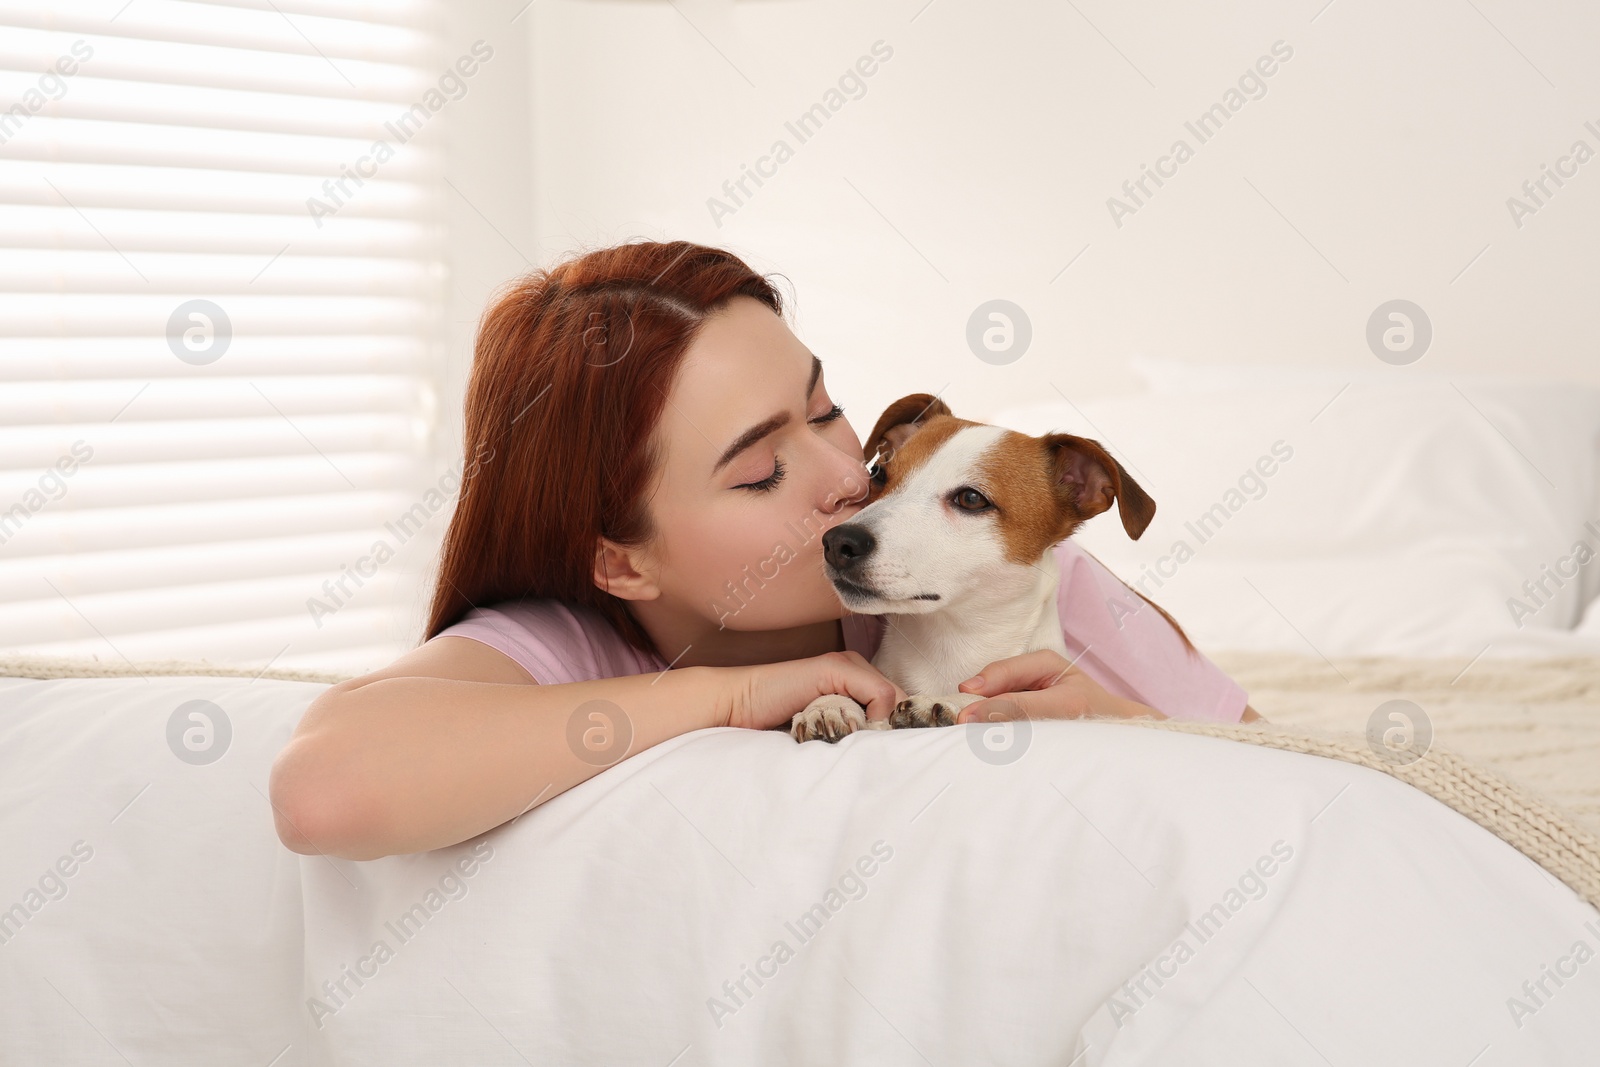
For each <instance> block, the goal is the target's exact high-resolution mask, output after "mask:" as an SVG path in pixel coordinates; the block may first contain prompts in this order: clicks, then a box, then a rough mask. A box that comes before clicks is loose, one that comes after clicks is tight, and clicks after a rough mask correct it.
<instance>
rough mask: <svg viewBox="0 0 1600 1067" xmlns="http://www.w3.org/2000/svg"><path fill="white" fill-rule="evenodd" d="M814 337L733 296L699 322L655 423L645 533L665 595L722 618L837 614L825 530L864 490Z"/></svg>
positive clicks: (742, 621) (769, 619)
mask: <svg viewBox="0 0 1600 1067" xmlns="http://www.w3.org/2000/svg"><path fill="white" fill-rule="evenodd" d="M825 377H826V376H825V374H823V373H820V364H819V363H818V361H817V360H816V357H814V356H813V355H812V354H811V352H810V350H808V349H807V348H806V347H805V345H803V344H801V343H800V340H799V338H797V337H795V335H794V334H793V333H791V332H790V330H789V327H788V326H787V325H786V324H785V323H784V321H783V319H782V318H780V317H779V316H778V315H776V314H774V313H773V311H772V309H771V308H769V307H767V306H766V305H765V304H763V303H761V302H760V301H758V300H755V299H753V298H751V297H744V296H740V297H735V298H734V299H733V300H731V301H730V302H729V303H728V304H727V306H726V307H724V308H723V309H721V310H720V311H719V312H717V313H716V314H715V315H713V316H712V317H711V318H709V319H707V320H706V322H705V323H704V324H703V325H702V327H701V329H700V332H699V333H698V334H697V335H696V337H695V340H694V342H693V344H692V345H691V346H690V348H689V351H688V353H687V354H686V355H685V358H684V362H683V365H682V367H681V369H680V371H679V373H678V377H677V381H676V382H675V383H674V385H673V389H672V392H671V394H670V395H669V397H668V403H667V406H666V408H665V410H664V411H663V413H662V416H661V423H660V425H659V427H658V429H657V434H658V437H657V440H658V441H659V442H660V443H661V445H662V448H663V457H664V458H663V461H662V465H661V470H660V480H659V483H658V485H657V487H656V489H655V491H654V493H653V495H652V496H651V498H650V500H649V502H648V506H649V510H650V514H651V518H652V520H653V522H654V525H655V530H656V539H655V541H654V542H653V543H652V544H651V545H650V547H649V556H650V559H651V560H652V561H653V563H654V571H655V579H656V583H657V585H658V586H659V587H660V589H661V597H662V599H663V600H664V601H665V602H666V603H668V604H672V605H674V606H677V607H678V608H679V609H680V610H684V611H687V612H689V613H691V614H693V615H698V616H701V617H703V618H704V619H705V620H706V621H708V622H709V623H710V624H711V626H712V627H714V628H715V627H719V626H720V627H725V628H727V629H730V630H752V631H754V630H784V629H789V628H791V627H796V626H803V625H806V624H808V623H816V622H822V621H825V620H829V619H837V618H840V617H841V616H842V615H843V614H844V607H843V605H842V604H841V603H840V602H839V597H838V594H836V593H835V592H834V589H833V586H832V585H831V584H829V582H828V579H827V577H826V576H825V575H824V573H823V569H822V534H823V533H824V532H826V531H827V530H829V529H831V528H832V527H834V526H837V525H839V524H840V523H842V522H845V521H846V520H848V519H849V518H850V517H851V516H853V515H854V514H855V513H856V512H858V511H860V510H861V508H862V507H863V506H864V504H865V497H866V494H867V490H868V482H867V475H866V468H865V466H864V465H863V462H862V455H861V441H860V439H859V438H858V437H856V432H855V430H854V429H852V428H851V426H850V423H849V422H848V421H846V420H845V418H844V417H843V414H842V412H843V409H842V408H836V407H835V406H834V404H833V400H832V398H831V397H829V395H828V387H827V382H826V381H825Z"/></svg>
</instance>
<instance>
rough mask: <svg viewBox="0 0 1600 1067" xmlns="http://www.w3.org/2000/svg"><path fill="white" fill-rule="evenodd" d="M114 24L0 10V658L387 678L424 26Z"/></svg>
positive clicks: (399, 536) (320, 5) (400, 639)
mask: <svg viewBox="0 0 1600 1067" xmlns="http://www.w3.org/2000/svg"><path fill="white" fill-rule="evenodd" d="M120 3H121V0H116V2H108V3H58V2H52V3H50V4H40V3H38V0H0V648H3V649H6V650H9V651H16V652H23V653H34V654H42V655H92V656H96V657H98V658H100V659H102V660H121V659H130V660H135V661H137V660H143V659H157V658H169V657H170V658H186V659H187V658H199V657H204V658H208V659H213V660H219V661H221V660H228V661H237V662H250V663H256V664H262V665H264V664H267V663H269V662H271V663H274V664H275V665H278V666H285V665H303V666H311V665H321V664H337V665H340V666H350V665H352V664H358V665H359V664H369V663H370V664H372V665H376V664H379V663H382V662H385V661H387V660H388V659H392V658H393V656H394V655H396V654H398V653H399V652H400V651H403V650H404V648H406V647H408V646H409V644H410V643H411V642H412V641H414V640H415V639H416V636H417V635H416V634H415V633H412V632H410V631H411V629H412V628H413V627H414V626H415V620H416V617H417V614H418V612H419V611H420V606H421V605H422V604H425V603H426V591H425V590H424V589H422V588H421V583H419V580H418V573H419V571H420V570H421V569H422V568H424V567H426V566H427V565H429V564H431V561H432V557H433V554H434V552H435V551H436V548H437V543H438V539H439V536H440V534H441V532H442V529H443V526H444V525H445V523H446V522H447V521H448V512H449V508H448V507H447V506H444V504H443V503H442V502H441V501H440V499H439V498H440V496H441V494H448V493H450V492H451V491H452V490H453V485H452V484H449V482H448V479H447V480H446V483H445V484H442V485H440V484H430V483H435V482H437V481H438V479H437V478H436V477H435V475H434V473H433V472H434V471H435V469H436V461H435V460H434V457H433V454H432V440H433V437H434V432H435V425H436V420H435V417H434V414H435V400H434V391H433V390H434V387H433V383H434V381H436V380H437V379H436V372H437V367H438V364H439V362H440V360H441V359H442V348H443V346H442V342H441V338H442V336H443V323H442V315H441V308H442V306H443V297H444V268H443V258H442V256H443V253H442V237H441V232H440V226H439V224H438V218H439V194H438V189H439V187H440V183H441V178H440V165H439V156H440V152H439V149H438V147H437V141H438V138H437V123H439V122H440V121H442V120H440V119H438V118H437V117H435V109H434V108H433V107H432V106H431V104H430V103H426V102H424V103H421V104H419V101H429V100H431V99H438V98H439V93H438V86H439V82H440V78H441V71H447V70H448V69H449V66H448V64H449V61H450V59H452V58H453V57H446V56H445V55H444V54H443V50H442V47H441V45H440V40H439V38H440V33H439V31H438V25H439V22H440V16H441V9H440V8H439V6H438V5H437V4H436V3H433V2H428V3H423V2H417V0H410V2H408V0H390V2H385V3H376V2H374V3H363V2H357V0H255V2H252V0H234V2H195V0H132V2H130V3H127V4H126V5H123V6H121V7H120V9H119V4H120ZM457 81H459V79H457ZM449 84H450V85H454V84H455V83H454V82H450V83H449ZM430 92H431V93H432V97H430V96H429V94H430ZM419 107H420V110H419ZM397 122H399V123H400V125H399V126H398V127H397V126H396V125H395V124H396V123H397ZM430 123H431V124H433V125H431V126H430V125H429V124H430ZM396 131H398V132H399V134H410V135H411V136H407V137H404V139H402V137H401V136H397V132H396ZM380 142H382V143H385V144H387V145H388V146H389V148H390V154H389V158H384V159H381V160H375V159H374V153H375V149H376V147H377V146H378V145H379V143H380ZM379 154H380V155H381V153H379Z"/></svg>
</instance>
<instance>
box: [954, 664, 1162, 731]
mask: <svg viewBox="0 0 1600 1067" xmlns="http://www.w3.org/2000/svg"><path fill="white" fill-rule="evenodd" d="M960 689H961V692H963V693H973V694H976V695H979V696H982V697H985V698H990V699H984V700H978V701H974V702H973V703H971V704H968V705H967V706H966V707H965V708H962V709H961V715H960V716H959V717H958V718H957V720H956V721H957V722H1005V721H1007V720H1010V719H1087V718H1117V719H1135V718H1152V719H1165V718H1166V716H1165V715H1163V714H1161V712H1159V711H1157V710H1156V709H1154V708H1149V707H1146V706H1145V705H1143V704H1140V703H1138V702H1136V701H1132V700H1125V699H1123V698H1122V697H1117V696H1112V695H1111V694H1110V693H1108V692H1106V690H1105V688H1104V687H1103V686H1102V685H1101V684H1100V683H1099V682H1097V681H1095V680H1094V679H1093V678H1091V677H1089V675H1088V674H1086V673H1085V672H1084V671H1083V670H1081V669H1079V668H1078V667H1076V666H1074V665H1073V664H1071V663H1069V662H1068V661H1067V660H1065V659H1063V658H1062V656H1061V654H1060V653H1057V652H1052V651H1050V650H1049V649H1042V650H1040V651H1038V652H1026V653H1024V654H1022V655H1020V656H1012V657H1011V658H1009V659H1003V660H998V661H996V662H994V663H991V664H989V665H988V666H987V667H985V668H984V669H983V671H982V673H980V674H979V675H977V676H976V677H975V678H969V679H968V680H967V681H965V682H962V683H961V686H960Z"/></svg>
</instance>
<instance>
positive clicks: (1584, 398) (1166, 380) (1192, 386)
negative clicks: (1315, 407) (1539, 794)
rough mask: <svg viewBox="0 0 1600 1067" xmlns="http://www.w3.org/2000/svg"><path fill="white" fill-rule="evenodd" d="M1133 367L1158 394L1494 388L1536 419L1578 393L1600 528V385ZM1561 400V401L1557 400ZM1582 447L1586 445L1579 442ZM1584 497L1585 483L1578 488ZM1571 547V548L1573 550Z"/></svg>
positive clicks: (1501, 377) (1153, 362) (1595, 583)
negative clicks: (1313, 388)
mask: <svg viewBox="0 0 1600 1067" xmlns="http://www.w3.org/2000/svg"><path fill="white" fill-rule="evenodd" d="M1129 362H1130V364H1131V365H1132V367H1133V369H1134V370H1135V371H1136V372H1137V373H1138V374H1139V376H1140V377H1141V378H1143V379H1144V381H1145V383H1146V385H1147V386H1148V387H1149V388H1150V389H1151V390H1153V391H1155V392H1158V393H1186V392H1202V391H1203V392H1215V391H1226V390H1236V389H1260V388H1266V387H1281V386H1321V387H1324V388H1327V389H1329V392H1330V395H1331V394H1332V393H1333V392H1335V391H1337V390H1338V389H1339V388H1340V387H1342V386H1344V385H1346V384H1359V385H1374V386H1380V387H1393V386H1396V385H1405V384H1411V385H1414V386H1415V385H1420V386H1423V387H1426V388H1431V389H1436V390H1442V389H1444V388H1447V387H1449V386H1450V385H1451V383H1454V384H1455V385H1456V386H1458V387H1460V389H1461V390H1463V391H1464V392H1465V393H1466V394H1467V395H1468V396H1474V397H1476V396H1478V395H1479V394H1481V393H1483V392H1484V391H1489V392H1491V393H1494V394H1496V395H1499V396H1501V397H1502V398H1503V399H1505V400H1507V401H1508V402H1511V403H1514V404H1519V405H1521V406H1523V407H1525V408H1526V409H1527V410H1528V412H1529V413H1530V414H1531V415H1532V416H1533V417H1534V419H1535V420H1537V419H1539V418H1540V417H1541V414H1542V411H1543V410H1544V409H1545V408H1546V407H1547V406H1548V404H1547V401H1548V400H1549V398H1550V397H1553V396H1569V395H1573V394H1576V402H1577V407H1576V412H1577V414H1578V421H1577V423H1576V425H1573V426H1567V427H1565V428H1563V430H1562V431H1560V432H1562V433H1565V434H1571V433H1572V432H1574V431H1575V432H1576V434H1577V436H1578V439H1579V441H1580V442H1581V440H1582V439H1583V438H1585V437H1587V439H1588V440H1589V441H1591V442H1592V445H1591V447H1590V448H1589V449H1588V450H1587V451H1588V452H1589V454H1590V456H1591V458H1592V459H1593V460H1594V465H1595V469H1596V474H1595V476H1594V477H1593V478H1592V479H1591V480H1590V481H1589V483H1588V489H1587V491H1588V492H1589V494H1590V497H1591V499H1590V503H1589V507H1588V511H1587V513H1586V516H1585V521H1586V522H1587V521H1588V520H1594V521H1595V523H1596V525H1597V526H1600V389H1596V388H1595V387H1593V386H1586V385H1578V384H1576V383H1573V382H1538V381H1533V380H1530V379H1528V378H1527V377H1525V376H1516V375H1509V374H1496V373H1482V372H1479V373H1471V374H1446V373H1443V372H1441V371H1439V370H1434V369H1430V368H1429V367H1428V366H1427V365H1426V364H1422V365H1417V366H1410V367H1390V366H1381V365H1378V364H1373V365H1371V366H1355V367H1337V368H1328V367H1292V366H1280V365H1271V364H1269V365H1250V364H1211V365H1201V364H1194V363H1184V362H1181V361H1179V360H1174V359H1164V358H1162V357H1159V356H1147V355H1139V356H1134V357H1133V358H1132V359H1131V360H1130V361H1129ZM1557 403H1559V401H1557ZM1579 447H1582V446H1581V443H1580V445H1579ZM1573 489H1574V491H1576V492H1578V493H1579V494H1580V495H1581V494H1582V493H1583V492H1584V486H1583V485H1578V486H1574V487H1573ZM1585 537H1587V538H1590V539H1591V541H1590V543H1591V544H1592V545H1593V547H1595V548H1596V549H1600V544H1595V543H1594V542H1593V540H1592V538H1593V537H1595V534H1594V533H1593V532H1592V531H1590V532H1589V533H1587V534H1585V533H1584V532H1583V531H1579V533H1578V538H1579V539H1584V538H1585ZM1571 547H1572V546H1570V545H1569V546H1568V548H1569V549H1570V548H1571ZM1596 598H1600V566H1589V567H1584V568H1583V569H1582V572H1581V573H1580V574H1579V575H1578V600H1579V603H1580V605H1592V604H1593V603H1594V601H1595V600H1596Z"/></svg>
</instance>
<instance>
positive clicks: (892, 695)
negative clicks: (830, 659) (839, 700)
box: [840, 660, 906, 722]
mask: <svg viewBox="0 0 1600 1067" xmlns="http://www.w3.org/2000/svg"><path fill="white" fill-rule="evenodd" d="M840 681H841V682H842V683H843V688H842V690H841V691H842V692H844V693H847V694H848V695H849V696H850V699H851V700H854V701H855V702H856V703H857V704H860V705H861V706H862V707H863V708H865V709H866V712H867V719H868V720H869V721H880V722H881V721H883V720H886V719H888V718H889V713H890V712H892V711H894V706H895V705H896V704H898V703H900V701H902V700H904V699H906V691H905V690H904V689H901V688H900V687H899V686H898V685H895V684H894V683H893V682H891V681H890V680H889V679H888V678H886V677H885V676H884V675H883V674H882V673H881V672H880V671H879V670H878V669H877V668H876V667H874V666H872V665H871V664H870V663H867V662H866V661H865V660H863V661H862V663H860V664H857V663H850V664H849V665H847V666H846V667H845V676H844V677H843V678H841V679H840Z"/></svg>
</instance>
